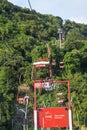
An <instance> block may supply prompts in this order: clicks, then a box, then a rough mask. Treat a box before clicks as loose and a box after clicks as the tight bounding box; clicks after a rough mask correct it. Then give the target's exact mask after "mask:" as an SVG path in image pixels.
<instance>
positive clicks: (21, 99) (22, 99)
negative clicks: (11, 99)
mask: <svg viewBox="0 0 87 130" xmlns="http://www.w3.org/2000/svg"><path fill="white" fill-rule="evenodd" d="M26 99H28V100H29V99H30V97H29V87H28V85H27V84H21V85H20V86H18V93H17V98H16V100H17V102H18V103H19V104H23V105H25V104H28V102H27V101H28V100H26Z"/></svg>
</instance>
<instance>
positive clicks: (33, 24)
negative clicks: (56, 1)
mask: <svg viewBox="0 0 87 130" xmlns="http://www.w3.org/2000/svg"><path fill="white" fill-rule="evenodd" d="M59 28H62V29H63V30H62V31H63V33H64V35H65V36H64V39H65V40H63V41H62V43H63V44H64V48H62V49H61V48H59V40H58V39H59V34H58V29H59ZM46 44H49V47H50V51H51V61H52V60H54V59H55V62H56V65H55V66H53V75H54V78H55V79H70V81H71V98H72V110H73V120H74V126H75V128H76V129H81V127H82V126H83V125H86V126H87V103H86V102H87V25H84V24H77V23H75V22H71V21H70V20H66V21H65V24H63V20H62V19H61V18H60V17H55V16H52V15H42V14H40V13H37V12H36V11H35V10H32V11H30V10H29V9H26V8H21V7H18V6H14V5H13V4H11V3H9V2H7V0H0V130H11V129H12V121H15V124H16V125H15V126H16V127H18V129H20V130H21V126H20V124H18V122H17V119H19V117H18V116H20V115H17V119H16V116H15V113H17V112H16V108H17V107H18V106H17V105H16V101H15V99H16V94H17V87H18V85H19V84H20V83H28V84H29V86H30V90H31V97H32V98H31V101H30V104H29V113H32V109H33V88H32V86H31V70H32V62H33V61H34V60H36V58H40V57H47V48H46ZM62 60H63V61H64V69H63V70H60V69H59V62H60V61H62ZM57 91H58V90H56V91H52V92H49V93H48V94H46V93H45V92H43V94H42V91H38V97H39V95H40V98H38V104H40V105H42V106H43V105H44V104H45V105H47V104H49V103H50V102H51V101H50V100H51V98H52V104H51V106H56V105H57V102H56V100H55V98H56V92H57ZM46 97H47V98H46ZM44 99H45V101H46V102H45V103H44V102H43V100H44ZM41 103H42V104H41ZM21 118H22V117H21ZM29 119H30V120H29V121H30V122H32V120H33V119H32V114H29ZM19 120H20V119H19ZM16 122H17V123H16ZM19 123H20V122H19ZM31 124H32V123H31ZM15 129H17V128H15ZM31 129H32V125H31V126H30V127H29V130H31Z"/></svg>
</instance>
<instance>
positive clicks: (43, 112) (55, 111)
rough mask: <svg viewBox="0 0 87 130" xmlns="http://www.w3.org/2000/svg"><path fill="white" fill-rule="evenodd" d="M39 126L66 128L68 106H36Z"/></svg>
mask: <svg viewBox="0 0 87 130" xmlns="http://www.w3.org/2000/svg"><path fill="white" fill-rule="evenodd" d="M38 127H39V128H68V127H69V119H68V108H67V107H58V108H38Z"/></svg>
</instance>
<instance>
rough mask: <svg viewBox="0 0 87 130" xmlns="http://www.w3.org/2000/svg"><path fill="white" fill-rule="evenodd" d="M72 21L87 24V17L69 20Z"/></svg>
mask: <svg viewBox="0 0 87 130" xmlns="http://www.w3.org/2000/svg"><path fill="white" fill-rule="evenodd" d="M69 19H70V20H71V21H75V22H77V23H82V24H87V17H85V16H82V17H79V16H78V17H73V18H69Z"/></svg>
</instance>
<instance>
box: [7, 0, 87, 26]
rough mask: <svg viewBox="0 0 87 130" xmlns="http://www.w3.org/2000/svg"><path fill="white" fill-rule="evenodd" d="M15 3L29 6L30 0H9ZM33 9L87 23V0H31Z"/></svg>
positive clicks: (64, 18)
mask: <svg viewBox="0 0 87 130" xmlns="http://www.w3.org/2000/svg"><path fill="white" fill-rule="evenodd" d="M8 1H9V2H11V3H13V4H14V5H17V6H21V7H24V8H25V7H26V8H29V4H28V0H8ZM30 3H31V6H32V9H34V10H35V11H36V12H39V13H41V14H52V15H54V16H59V17H61V18H62V19H63V20H64V21H65V20H68V19H69V20H71V21H75V22H77V23H82V24H87V0H30Z"/></svg>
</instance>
